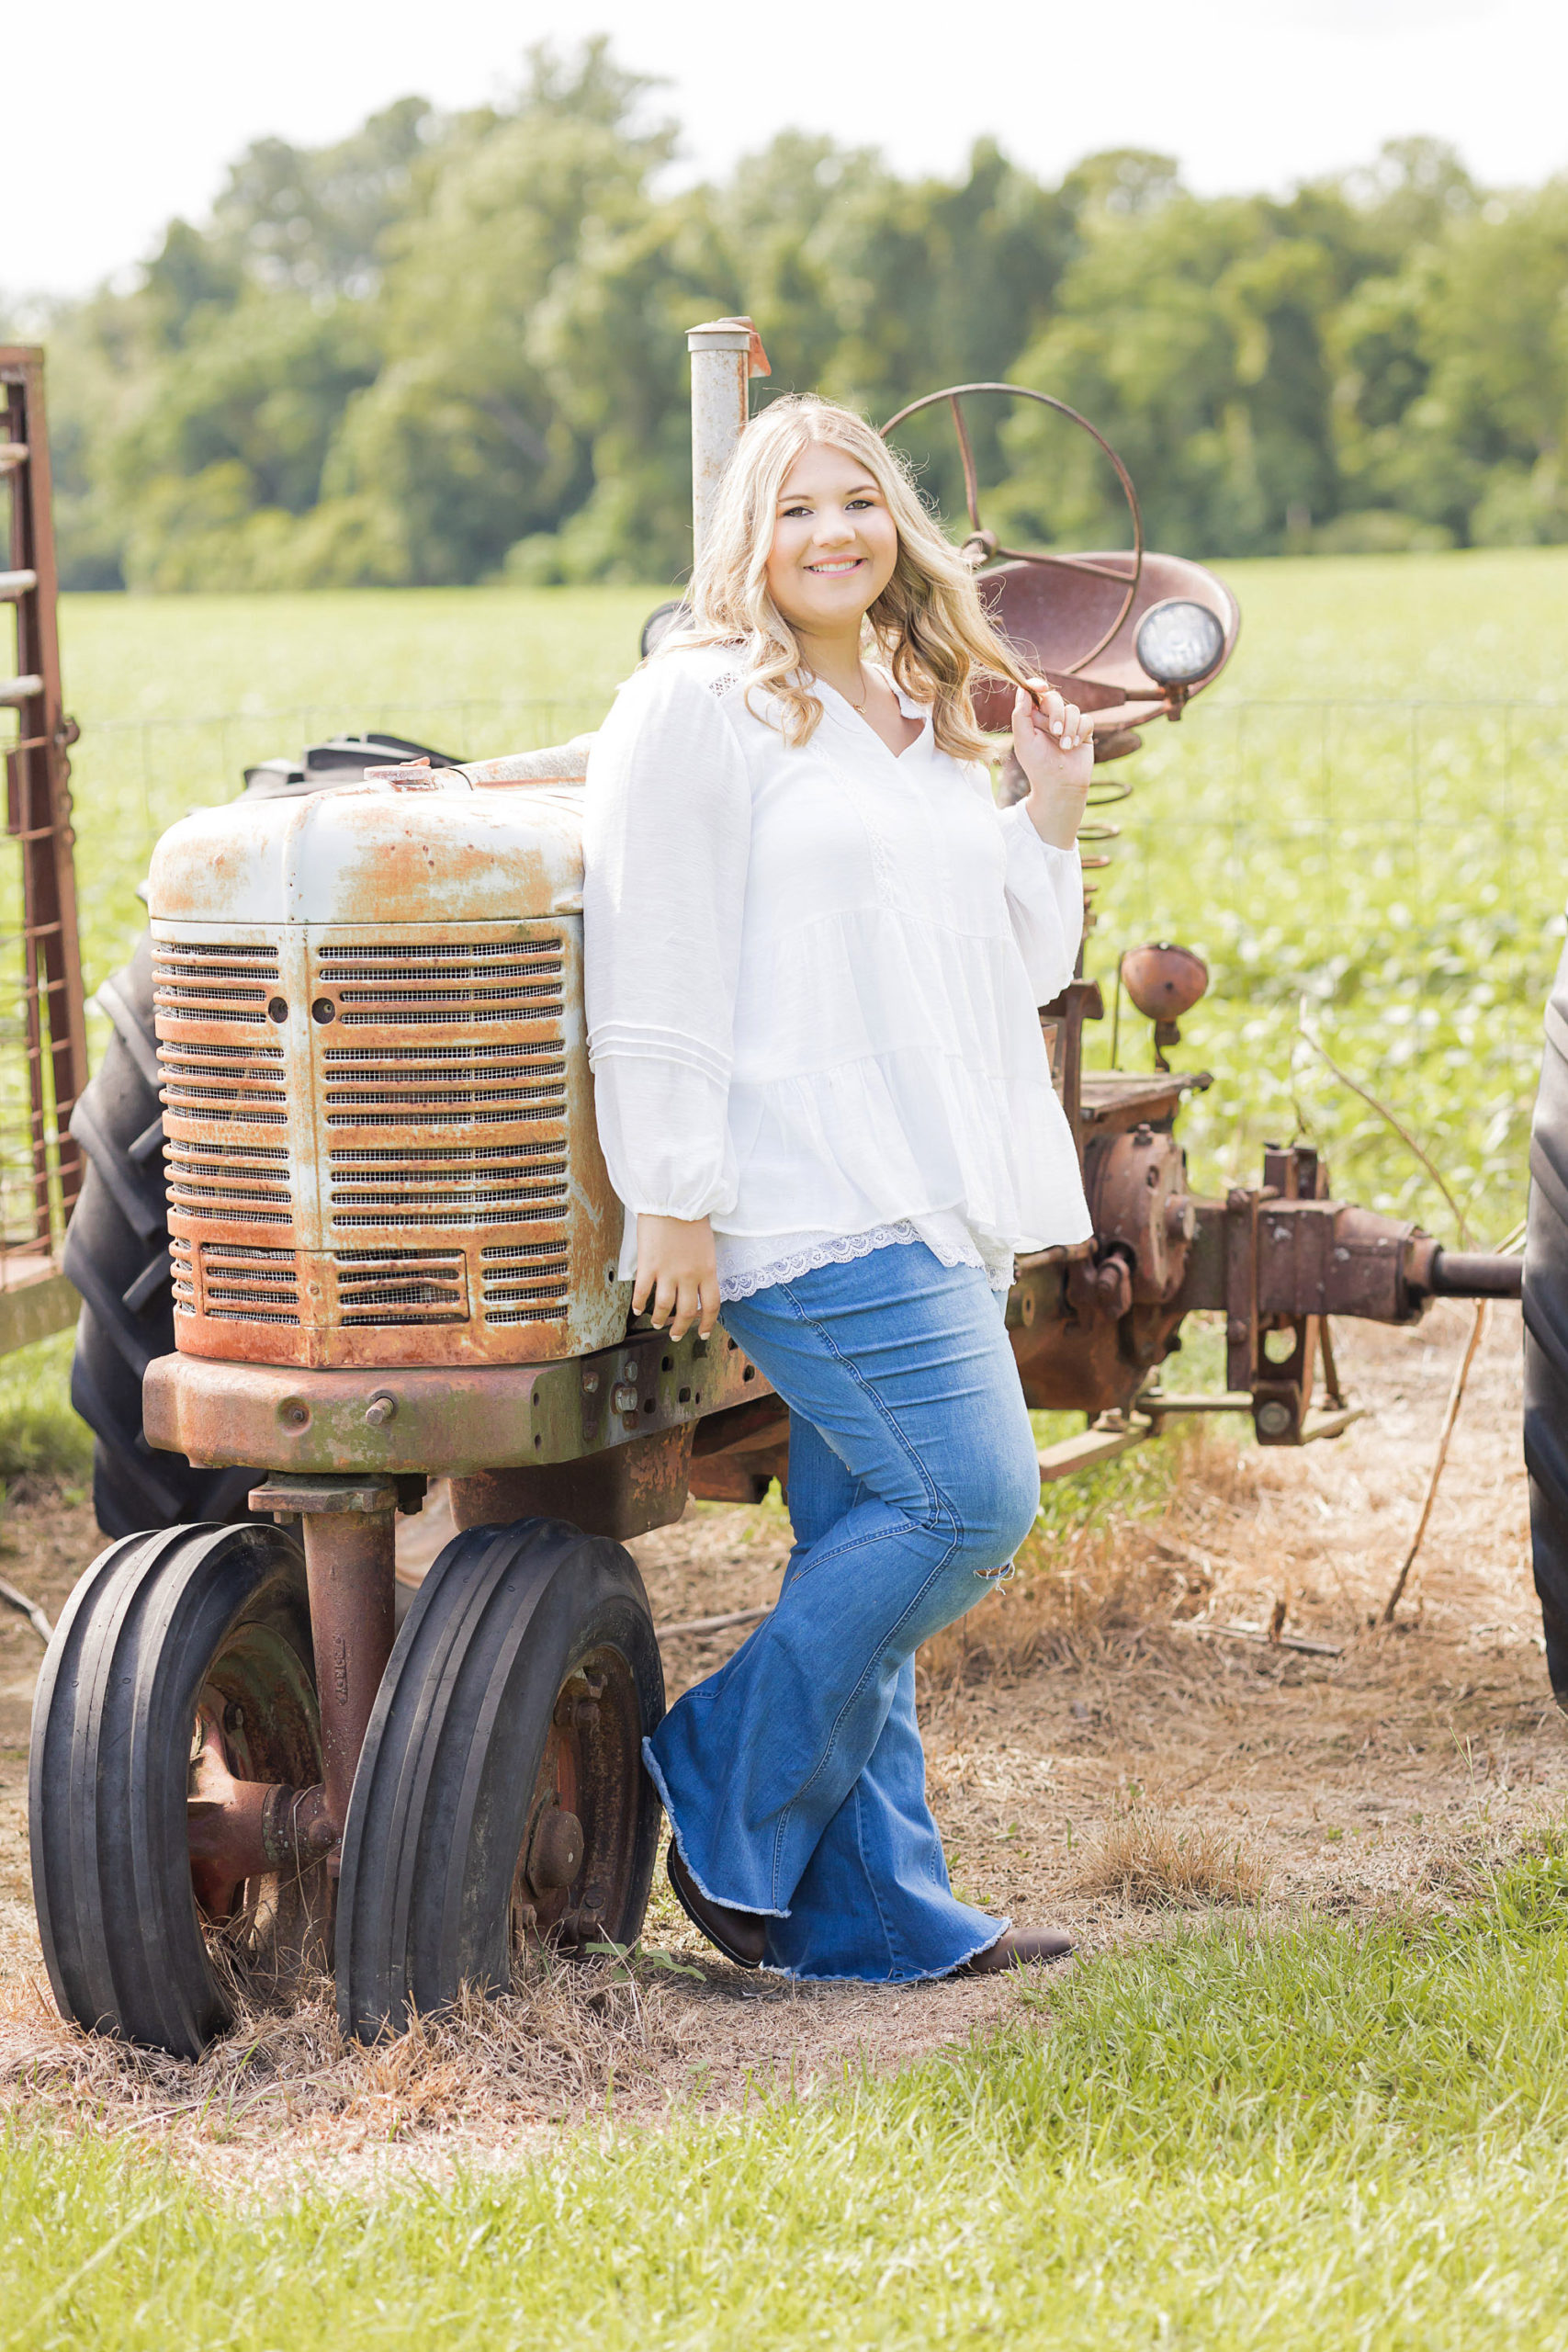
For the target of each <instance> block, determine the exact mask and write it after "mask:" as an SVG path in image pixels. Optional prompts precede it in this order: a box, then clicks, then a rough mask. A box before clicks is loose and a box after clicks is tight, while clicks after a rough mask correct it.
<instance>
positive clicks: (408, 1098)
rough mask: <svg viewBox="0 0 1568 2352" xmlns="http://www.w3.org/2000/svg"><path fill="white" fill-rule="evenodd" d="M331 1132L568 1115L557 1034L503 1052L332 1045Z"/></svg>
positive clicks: (328, 1093)
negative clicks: (349, 1128)
mask: <svg viewBox="0 0 1568 2352" xmlns="http://www.w3.org/2000/svg"><path fill="white" fill-rule="evenodd" d="M323 1059H324V1061H325V1064H326V1102H327V1125H328V1126H329V1127H385V1126H418V1127H451V1126H465V1127H466V1126H476V1125H478V1126H510V1125H513V1122H514V1121H516V1120H519V1119H529V1120H536V1119H559V1118H561V1117H563V1116H564V1115H565V1112H566V1061H565V1057H564V1054H563V1050H562V1046H561V1041H560V1038H559V1036H558V1035H556V1036H552V1037H545V1038H530V1039H527V1040H525V1042H523V1043H521V1044H517V1045H506V1046H434V1047H428V1048H422V1047H419V1046H386V1047H382V1046H328V1047H327V1048H326V1052H325V1054H324V1056H323Z"/></svg>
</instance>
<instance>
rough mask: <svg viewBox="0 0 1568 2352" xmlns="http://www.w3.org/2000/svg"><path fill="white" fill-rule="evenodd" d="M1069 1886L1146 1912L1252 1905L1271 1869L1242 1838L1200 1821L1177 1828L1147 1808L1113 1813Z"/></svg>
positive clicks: (1261, 1893)
mask: <svg viewBox="0 0 1568 2352" xmlns="http://www.w3.org/2000/svg"><path fill="white" fill-rule="evenodd" d="M1071 1884H1072V1887H1073V1891H1074V1893H1075V1894H1081V1895H1085V1896H1087V1897H1088V1898H1089V1900H1090V1901H1094V1900H1096V1899H1097V1898H1105V1897H1110V1898H1111V1899H1112V1900H1114V1901H1118V1902H1122V1903H1131V1904H1134V1905H1139V1906H1140V1907H1143V1908H1145V1909H1153V1908H1156V1907H1158V1906H1161V1905H1172V1904H1175V1905H1198V1904H1205V1903H1256V1902H1258V1901H1259V1900H1260V1899H1261V1898H1262V1897H1263V1896H1264V1895H1265V1894H1267V1893H1268V1892H1269V1871H1268V1869H1267V1867H1266V1866H1265V1864H1264V1862H1263V1860H1262V1858H1261V1856H1260V1855H1259V1854H1258V1852H1257V1850H1256V1849H1255V1848H1254V1847H1253V1845H1252V1843H1251V1841H1250V1840H1249V1839H1248V1838H1235V1837H1229V1836H1226V1835H1225V1833H1224V1831H1222V1830H1219V1829H1216V1828H1213V1827H1212V1826H1208V1825H1207V1824H1204V1823H1197V1824H1193V1825H1190V1826H1187V1827H1180V1826H1178V1825H1177V1823H1176V1822H1174V1821H1172V1820H1171V1819H1170V1818H1169V1816H1168V1815H1164V1814H1160V1813H1157V1812H1156V1811H1154V1810H1153V1809H1152V1808H1150V1807H1148V1806H1145V1805H1130V1806H1128V1807H1127V1808H1126V1809H1125V1810H1124V1811H1122V1812H1121V1813H1116V1814H1113V1815H1111V1819H1110V1820H1109V1821H1108V1822H1107V1823H1106V1825H1105V1826H1104V1828H1103V1829H1102V1830H1101V1831H1100V1835H1099V1836H1098V1838H1095V1840H1094V1842H1093V1843H1092V1845H1090V1846H1089V1848H1088V1849H1087V1850H1086V1851H1085V1852H1084V1854H1083V1855H1082V1858H1081V1860H1078V1862H1077V1866H1076V1867H1075V1869H1074V1871H1073V1873H1072V1879H1071Z"/></svg>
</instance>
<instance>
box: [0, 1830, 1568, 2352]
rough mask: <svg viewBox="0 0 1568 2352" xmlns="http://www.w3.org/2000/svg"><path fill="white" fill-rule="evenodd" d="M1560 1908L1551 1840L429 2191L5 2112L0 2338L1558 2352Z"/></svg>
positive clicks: (611, 2348) (171, 2347) (293, 2344)
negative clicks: (167, 2156) (801, 2090)
mask: <svg viewBox="0 0 1568 2352" xmlns="http://www.w3.org/2000/svg"><path fill="white" fill-rule="evenodd" d="M1565 1898H1568V1864H1565V1861H1564V1858H1563V1855H1562V1852H1561V1851H1556V1852H1546V1853H1544V1854H1541V1855H1540V1856H1538V1857H1537V1858H1536V1859H1534V1860H1528V1861H1522V1862H1520V1863H1518V1864H1517V1865H1516V1866H1515V1867H1514V1868H1512V1869H1511V1870H1510V1871H1507V1872H1506V1873H1505V1874H1503V1875H1502V1876H1501V1877H1500V1878H1498V1879H1497V1880H1496V1881H1495V1882H1494V1883H1492V1884H1491V1885H1490V1886H1488V1887H1487V1888H1485V1889H1484V1891H1483V1892H1482V1893H1481V1894H1480V1896H1479V1899H1477V1900H1474V1901H1473V1902H1472V1904H1471V1905H1469V1906H1468V1907H1467V1908H1466V1909H1464V1910H1463V1911H1462V1912H1461V1914H1460V1915H1459V1916H1458V1917H1454V1918H1451V1919H1447V1920H1442V1921H1438V1922H1428V1923H1427V1924H1417V1923H1416V1922H1414V1921H1409V1922H1406V1921H1401V1920H1398V1919H1388V1920H1385V1921H1384V1922H1382V1924H1380V1925H1375V1926H1370V1927H1369V1926H1368V1925H1366V1924H1364V1923H1363V1924H1359V1925H1347V1924H1341V1923H1338V1922H1334V1921H1326V1920H1325V1921H1322V1922H1315V1923H1313V1924H1310V1925H1307V1926H1305V1927H1303V1928H1301V1929H1299V1930H1297V1931H1295V1932H1292V1933H1285V1934H1278V1935H1270V1936H1260V1935H1256V1934H1254V1933H1252V1932H1250V1931H1249V1930H1248V1929H1247V1927H1245V1926H1235V1925H1213V1926H1209V1927H1206V1928H1198V1929H1196V1930H1194V1929H1191V1928H1189V1929H1185V1930H1183V1931H1182V1932H1181V1933H1179V1934H1178V1935H1175V1936H1173V1937H1171V1938H1170V1939H1168V1940H1167V1941H1165V1942H1163V1943H1161V1944H1157V1945H1156V1946H1153V1947H1145V1948H1144V1949H1142V1950H1133V1951H1125V1952H1122V1953H1121V1954H1117V1955H1113V1956H1111V1957H1109V1958H1106V1959H1102V1960H1099V1961H1095V1962H1091V1963H1090V1964H1089V1965H1088V1966H1086V1967H1083V1968H1081V1969H1079V1970H1078V1971H1077V1973H1075V1974H1074V1976H1073V1977H1072V1978H1071V1979H1069V1980H1068V1981H1066V1983H1063V1984H1059V1985H1052V1986H1051V1987H1050V1989H1049V1991H1048V1992H1043V1991H1039V1990H1036V1989H1034V1988H1033V1987H1030V1988H1028V1989H1026V1990H1024V1991H1022V1992H1021V1993H1020V1994H1019V1996H1018V2007H1017V2010H1016V2015H1015V2018H1014V2021H1012V2022H1010V2023H1008V2024H1004V2025H1003V2027H1002V2028H1001V2029H1000V2030H998V2032H996V2033H995V2034H994V2035H993V2037H992V2038H991V2039H990V2040H988V2041H977V2042H976V2044H975V2045H974V2046H972V2047H971V2048H970V2049H969V2050H968V2051H967V2052H961V2053H958V2054H956V2055H953V2056H951V2057H937V2058H932V2059H929V2060H927V2061H926V2062H925V2063H923V2064H920V2065H919V2066H917V2067H914V2068H912V2069H910V2070H909V2071H908V2072H907V2073H906V2074H905V2075H902V2076H900V2077H898V2078H897V2079H896V2080H892V2081H887V2080H871V2079H868V2080H866V2081H863V2082H859V2083H852V2084H848V2085H846V2086H844V2087H843V2089H842V2090H841V2091H840V2092H838V2093H836V2094H834V2095H831V2096H828V2097H818V2098H810V2099H806V2100H795V2099H789V2098H777V2097H773V2098H762V2099H760V2100H758V2101H757V2102H755V2103H754V2105H753V2106H752V2107H751V2109H750V2112H749V2113H746V2114H742V2115H729V2116H725V2117H721V2118H712V2117H696V2116H692V2117H687V2118H682V2117H679V2116H677V2117H676V2118H675V2119H673V2120H672V2121H671V2125H670V2127H669V2128H668V2130H667V2131H664V2132H660V2133H657V2134H649V2135H643V2134H626V2135H617V2134H615V2132H613V2131H610V2132H605V2131H603V2130H595V2129H593V2128H592V2127H590V2128H589V2129H587V2130H585V2131H581V2132H580V2133H578V2134H576V2135H574V2136H572V2137H571V2138H570V2139H566V2140H564V2141H562V2142H560V2143H558V2144H557V2145H556V2147H555V2148H554V2149H553V2150H552V2152H551V2153H550V2154H549V2155H548V2156H547V2157H546V2158H543V2159H536V2160H534V2161H531V2162H528V2163H526V2164H524V2165H519V2166H518V2167H517V2168H516V2169H515V2170H514V2171H513V2172H510V2173H507V2174H503V2175H499V2176H498V2175H494V2174H489V2175H483V2176H477V2177H468V2178H461V2177H460V2178H459V2179H458V2180H457V2183H456V2184H455V2185H454V2186H451V2187H444V2188H434V2187H425V2186H420V2185H414V2186H404V2187H402V2188H393V2189H390V2190H389V2191H387V2192H386V2193H385V2194H383V2195H381V2196H378V2197H374V2198H366V2197H364V2196H362V2195H357V2194H356V2195H348V2196H343V2197H340V2198H337V2199H328V2198H326V2197H324V2196H322V2195H321V2194H319V2193H310V2194H305V2195H300V2196H298V2197H291V2198H285V2199H278V2200H277V2201H276V2203H274V2204H273V2205H271V2206H270V2207H268V2206H266V2205H265V2204H264V2205H261V2206H259V2207H258V2203H257V2200H256V2199H254V2196H248V2195H241V2196H238V2197H234V2198H231V2199H223V2200H221V2201H220V2200H219V2199H213V2198H212V2197H211V2196H209V2193H208V2192H207V2191H206V2190H205V2189H204V2188H203V2187H202V2186H201V2184H200V2182H199V2181H198V2180H197V2179H196V2178H194V2177H191V2176H190V2175H188V2174H181V2173H179V2172H178V2171H176V2170H175V2169H174V2168H173V2167H172V2166H170V2165H166V2164H165V2163H164V2162H163V2161H162V2160H161V2159H160V2158H158V2157H157V2156H155V2155H150V2154H146V2153H143V2152H139V2151H133V2150H131V2149H130V2148H127V2147H117V2146H115V2145H113V2144H112V2143H110V2144H106V2143H104V2142H103V2141H102V2140H99V2139H96V2138H95V2137H94V2136H93V2134H92V2131H91V2129H90V2127H88V2126H84V2130H83V2131H82V2133H81V2135H80V2137H79V2138H77V2139H76V2140H74V2141H70V2142H62V2141H61V2140H59V2139H58V2138H55V2137H51V2135H49V2134H47V2133H44V2132H36V2133H35V2132H30V2131H28V2130H27V2128H26V2127H25V2126H23V2127H21V2128H17V2129H14V2131H13V2133H12V2135H11V2136H10V2138H9V2141H8V2143H0V2281H3V2282H4V2292H3V2296H0V2345H3V2346H26V2347H28V2352H50V2347H54V2346H59V2347H62V2352H64V2347H70V2352H85V2347H93V2348H94V2352H97V2347H105V2352H108V2347H112V2352H175V2347H185V2346H198V2345H201V2346H208V2345H222V2346H225V2347H228V2348H229V2352H273V2348H274V2347H276V2346H284V2345H287V2346H288V2347H289V2352H317V2347H323V2352H324V2347H326V2346H355V2347H369V2346H377V2347H381V2346H385V2347H388V2352H396V2348H397V2347H404V2346H406V2347H409V2352H414V2347H419V2352H424V2347H426V2346H436V2345H439V2346H442V2347H443V2352H468V2347H479V2346H484V2347H485V2352H511V2347H514V2346H515V2347H522V2346H530V2347H532V2346H545V2347H548V2346H568V2345H579V2344H583V2343H590V2344H592V2345H594V2346H598V2347H600V2352H660V2347H669V2352H743V2347H744V2352H750V2347H752V2346H760V2345H784V2346H829V2347H844V2352H860V2348H861V2347H863V2346H910V2347H912V2346H921V2347H923V2346H938V2345H940V2346H955V2347H969V2346H976V2347H977V2346H1012V2345H1016V2346H1030V2347H1034V2346H1053V2347H1059V2352H1077V2348H1078V2347H1081V2352H1115V2347H1119V2346H1128V2347H1134V2346H1136V2347H1139V2348H1140V2352H1142V2347H1145V2346H1147V2347H1154V2346H1187V2347H1190V2352H1325V2347H1331V2346H1332V2347H1338V2346H1355V2347H1357V2352H1395V2347H1399V2352H1404V2347H1407V2346H1421V2347H1423V2352H1515V2347H1517V2346H1527V2345H1528V2346H1530V2347H1531V2352H1550V2347H1552V2346H1562V2345H1563V2344H1564V2343H1568V2251H1565V2250H1564V2244H1563V2235H1562V2226H1561V2221H1560V2215H1559V2208H1558V2197H1559V2194H1560V2186H1561V2178H1562V2142H1563V2135H1564V2131H1565V2130H1568V2023H1565V2019H1568V1940H1565V1939H1564V1937H1563V1934H1562V1917H1563V1905H1564V1900H1565ZM1047 2028H1048V2030H1046V2029H1047Z"/></svg>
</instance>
